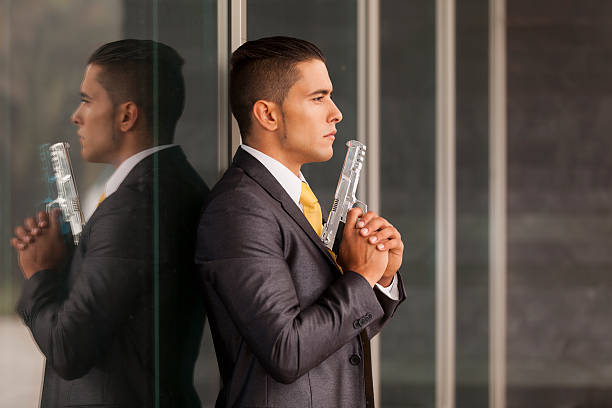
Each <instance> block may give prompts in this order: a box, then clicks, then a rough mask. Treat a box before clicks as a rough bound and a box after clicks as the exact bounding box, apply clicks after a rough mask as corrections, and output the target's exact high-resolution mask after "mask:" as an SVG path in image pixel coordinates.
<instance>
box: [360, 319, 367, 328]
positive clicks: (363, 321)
mask: <svg viewBox="0 0 612 408" xmlns="http://www.w3.org/2000/svg"><path fill="white" fill-rule="evenodd" d="M367 322H368V319H366V318H365V317H362V318H361V319H359V326H363V325H364V324H366V323H367Z"/></svg>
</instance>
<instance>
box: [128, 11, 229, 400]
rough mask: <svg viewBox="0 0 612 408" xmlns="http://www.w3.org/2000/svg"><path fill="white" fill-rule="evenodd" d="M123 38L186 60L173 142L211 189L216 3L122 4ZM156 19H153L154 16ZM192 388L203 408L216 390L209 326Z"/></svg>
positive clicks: (214, 157) (214, 137)
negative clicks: (159, 46)
mask: <svg viewBox="0 0 612 408" xmlns="http://www.w3.org/2000/svg"><path fill="white" fill-rule="evenodd" d="M123 10H124V18H123V24H122V28H123V33H124V36H125V38H157V40H158V41H161V42H163V43H165V44H168V45H170V46H171V47H173V48H174V49H176V50H177V51H178V52H179V54H181V56H182V57H183V58H184V59H185V65H184V66H183V76H184V78H185V88H186V95H185V96H186V98H185V110H184V111H183V115H182V116H181V119H180V120H179V122H178V125H177V128H176V133H175V138H174V141H175V143H178V144H180V145H181V146H182V148H183V150H184V151H185V154H186V155H187V158H188V160H189V162H190V163H191V164H192V165H193V166H194V167H195V169H196V170H197V171H198V172H199V173H200V175H201V176H202V178H203V179H204V181H205V182H206V184H207V185H208V187H209V188H212V187H213V186H214V185H215V183H216V182H217V176H218V169H217V2H216V1H214V0H183V1H180V2H176V1H172V0H158V1H153V2H151V1H149V0H125V1H124V2H123ZM155 15H156V16H157V21H155V20H154V16H155ZM194 384H195V387H196V390H197V391H198V394H199V396H200V401H201V402H202V404H203V406H204V407H213V406H214V404H215V400H216V399H217V393H218V392H219V374H218V368H217V360H216V357H215V352H214V347H213V343H212V338H211V335H210V330H209V329H208V324H207V325H206V327H205V329H204V334H203V338H202V344H201V347H200V355H199V357H198V361H197V362H196V367H195V374H194Z"/></svg>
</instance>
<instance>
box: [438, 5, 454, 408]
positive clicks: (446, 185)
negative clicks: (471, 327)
mask: <svg viewBox="0 0 612 408" xmlns="http://www.w3.org/2000/svg"><path fill="white" fill-rule="evenodd" d="M455 103H456V101H455V2H454V0H436V407H438V408H453V407H454V406H455V272H456V265H455V263H456V262H455V239H456V236H455V229H456V228H455V219H456V214H455V207H456V202H455V165H456V164H455Z"/></svg>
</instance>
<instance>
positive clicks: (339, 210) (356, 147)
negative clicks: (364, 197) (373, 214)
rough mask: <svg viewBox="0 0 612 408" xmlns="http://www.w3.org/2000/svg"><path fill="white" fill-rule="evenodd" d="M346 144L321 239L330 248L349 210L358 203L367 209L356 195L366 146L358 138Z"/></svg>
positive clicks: (332, 246)
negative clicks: (346, 148) (332, 201)
mask: <svg viewBox="0 0 612 408" xmlns="http://www.w3.org/2000/svg"><path fill="white" fill-rule="evenodd" d="M346 145H347V147H348V150H347V152H346V156H345V157H344V164H343V165H342V171H341V172H340V178H339V179H338V186H337V187H336V193H335V195H334V204H333V205H332V209H331V211H330V213H329V216H328V218H327V222H326V223H325V226H324V227H323V232H322V233H321V240H322V241H323V243H324V244H325V246H327V247H328V248H329V249H333V248H334V246H335V245H334V244H335V243H336V241H337V240H336V235H337V233H338V229H339V227H340V224H341V223H345V222H346V215H347V213H348V211H349V210H350V209H351V208H353V206H355V205H356V204H358V205H359V206H360V207H361V208H362V209H363V210H364V212H365V211H366V210H367V208H366V207H365V204H363V203H361V202H360V201H359V200H357V197H356V196H355V193H356V192H357V185H358V184H359V175H360V173H361V169H362V168H363V163H364V162H365V152H366V146H365V145H364V144H363V143H361V142H359V141H357V140H349V141H348V142H347V143H346Z"/></svg>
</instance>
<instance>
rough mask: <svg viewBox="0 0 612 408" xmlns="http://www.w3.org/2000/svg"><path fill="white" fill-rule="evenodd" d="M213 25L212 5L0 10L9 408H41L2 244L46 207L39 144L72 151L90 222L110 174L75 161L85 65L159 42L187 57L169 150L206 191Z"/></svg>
mask: <svg viewBox="0 0 612 408" xmlns="http://www.w3.org/2000/svg"><path fill="white" fill-rule="evenodd" d="M153 7H156V8H157V15H158V20H157V22H156V23H155V24H154V23H153V15H154V14H153V10H154V9H153ZM216 20H217V11H216V2H215V1H213V0H197V1H196V0H193V1H182V2H178V3H177V2H171V1H156V2H150V1H145V0H140V1H136V0H107V1H103V2H92V1H89V0H64V1H52V2H44V4H43V3H41V2H37V1H34V0H24V1H10V0H5V1H2V2H0V132H1V138H0V143H1V145H2V149H1V150H0V169H1V170H0V200H2V201H1V202H2V204H1V207H0V208H1V211H0V228H1V237H0V238H1V239H2V242H3V243H4V244H2V245H0V259H2V268H1V269H0V339H1V340H0V361H2V364H1V365H0V367H1V368H0V395H2V401H3V402H4V403H6V404H7V406H16V407H17V406H37V405H38V401H39V399H40V387H41V378H42V368H43V365H42V364H43V363H42V356H41V354H40V353H39V351H38V349H37V348H36V346H35V344H34V343H33V341H32V339H31V337H30V336H29V334H28V332H27V329H26V328H25V326H23V324H22V323H21V322H20V321H19V319H18V318H17V316H16V315H15V313H14V307H15V303H16V301H17V299H18V297H19V296H20V293H21V284H22V282H23V278H22V277H21V273H20V271H19V269H18V265H17V262H16V257H15V255H14V253H13V252H14V251H13V250H12V248H10V247H9V246H8V245H7V243H8V241H9V239H10V237H11V236H12V229H13V227H14V226H15V225H18V224H20V223H22V222H23V219H24V217H26V216H29V215H31V214H32V213H33V212H34V211H35V210H38V209H43V208H44V206H43V200H44V199H45V198H47V197H46V192H47V186H46V183H47V181H46V180H45V179H44V178H43V177H42V176H41V174H42V169H41V164H40V158H39V145H41V144H43V143H50V142H56V141H60V140H63V141H68V142H71V143H72V144H73V147H72V149H71V151H70V152H71V158H72V164H73V170H74V173H75V178H76V184H77V186H78V190H79V193H80V196H81V200H82V204H83V208H84V212H85V213H86V216H88V215H90V214H91V213H92V212H93V210H94V209H95V206H96V204H97V201H98V197H99V195H100V192H101V191H102V189H103V186H104V183H105V182H106V180H107V178H108V177H109V175H110V174H111V173H112V170H113V169H112V167H110V166H104V165H96V164H90V163H87V162H85V161H84V160H82V159H81V157H80V154H79V151H80V146H79V143H78V140H77V138H76V128H75V126H74V125H73V124H72V123H71V122H70V115H71V113H72V112H73V111H74V109H75V108H76V106H77V104H78V103H79V86H80V82H81V79H82V77H83V69H84V67H85V63H86V61H87V58H88V57H89V55H90V54H91V53H92V52H93V51H94V50H95V49H96V48H97V47H98V46H100V45H101V44H104V43H107V42H110V41H114V40H117V39H120V38H129V37H131V38H152V37H153V36H154V35H155V36H157V38H158V39H159V40H160V41H162V42H165V43H167V44H169V45H171V46H172V47H174V48H175V49H177V50H178V52H179V53H180V54H181V55H182V56H183V57H184V58H185V65H184V68H183V73H184V77H185V81H186V89H187V99H186V107H185V111H184V113H183V115H182V118H181V119H180V120H179V124H178V127H177V130H176V137H175V142H176V143H179V144H181V145H182V146H183V149H184V151H185V152H186V154H187V156H188V158H189V160H190V162H191V163H192V164H193V165H194V167H195V168H196V169H197V171H198V172H199V173H200V175H201V176H202V177H203V178H204V179H205V181H206V182H207V184H208V185H209V186H212V185H213V184H214V183H215V181H216V178H217V163H216V152H217V129H216V104H217V96H216V95H217V50H216V48H217V46H216V44H217V22H216ZM208 333H209V332H208V329H206V330H205V338H204V340H203V345H204V350H203V351H202V353H201V355H200V359H199V360H198V363H197V366H196V379H195V382H196V387H197V389H198V392H199V393H200V396H201V400H202V402H203V403H204V406H213V405H214V400H215V398H216V394H217V390H218V379H217V364H216V361H215V358H214V354H213V351H212V341H211V340H210V337H209V336H210V335H209V334H208Z"/></svg>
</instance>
